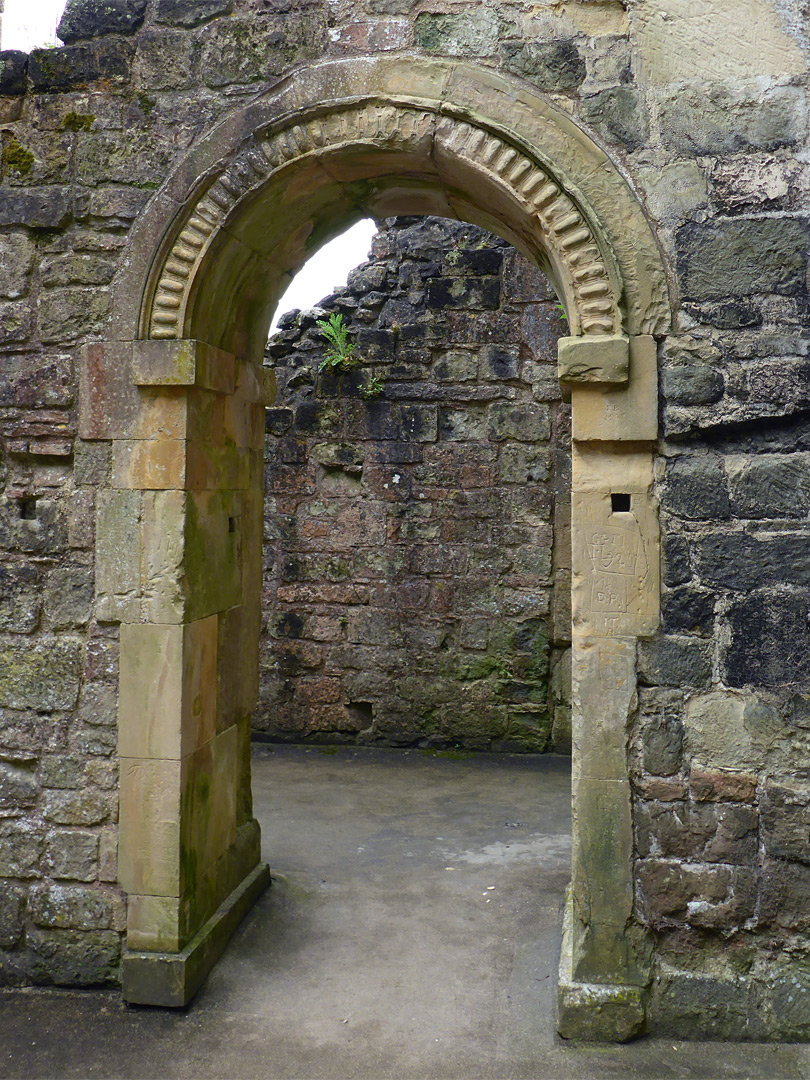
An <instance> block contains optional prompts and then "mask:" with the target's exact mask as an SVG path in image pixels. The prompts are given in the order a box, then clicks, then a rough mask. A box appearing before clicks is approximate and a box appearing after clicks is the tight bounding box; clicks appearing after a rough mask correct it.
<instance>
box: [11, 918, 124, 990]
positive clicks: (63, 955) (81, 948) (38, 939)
mask: <svg viewBox="0 0 810 1080" xmlns="http://www.w3.org/2000/svg"><path fill="white" fill-rule="evenodd" d="M26 944H27V945H28V947H29V949H30V950H31V952H32V954H33V955H32V963H31V974H32V977H33V979H34V981H35V982H37V983H44V984H46V985H48V984H54V985H56V986H95V985H112V986H115V985H117V984H118V983H119V982H120V962H121V936H120V934H119V933H118V932H117V931H114V930H95V931H78V930H60V929H53V930H52V929H40V928H35V929H33V930H31V931H29V932H28V933H27V934H26Z"/></svg>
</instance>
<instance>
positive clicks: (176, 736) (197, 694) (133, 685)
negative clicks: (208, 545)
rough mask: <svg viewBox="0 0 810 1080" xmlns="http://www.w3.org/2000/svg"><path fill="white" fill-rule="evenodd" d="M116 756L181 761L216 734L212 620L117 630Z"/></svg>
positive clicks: (213, 630)
mask: <svg viewBox="0 0 810 1080" xmlns="http://www.w3.org/2000/svg"><path fill="white" fill-rule="evenodd" d="M120 664H121V674H120V684H119V686H120V689H119V701H118V752H119V754H120V755H121V756H122V757H133V758H134V757H139V758H174V759H178V760H179V759H180V758H181V757H184V756H185V755H187V754H189V753H191V752H192V751H193V750H196V749H197V748H198V747H199V746H202V745H204V744H205V743H206V742H208V740H209V739H211V738H212V736H213V735H214V732H215V731H216V700H217V617H216V615H212V616H211V617H210V618H207V619H202V620H200V621H199V622H194V623H190V624H187V625H178V624H167V623H163V624H152V623H140V624H134V625H126V626H122V627H121V661H120Z"/></svg>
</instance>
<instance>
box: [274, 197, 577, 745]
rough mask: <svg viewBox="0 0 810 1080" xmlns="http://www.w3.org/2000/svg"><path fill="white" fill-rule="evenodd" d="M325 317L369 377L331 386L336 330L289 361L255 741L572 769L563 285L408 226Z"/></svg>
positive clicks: (278, 427)
mask: <svg viewBox="0 0 810 1080" xmlns="http://www.w3.org/2000/svg"><path fill="white" fill-rule="evenodd" d="M325 311H330V312H331V311H335V312H339V313H341V314H342V315H343V317H344V319H345V322H346V324H347V325H348V326H349V327H350V328H351V338H352V340H353V341H354V342H355V343H356V347H357V351H358V355H359V356H360V358H361V360H362V367H361V368H360V369H358V370H357V371H352V372H349V373H347V374H345V375H338V376H335V375H334V374H332V373H330V372H328V371H324V372H321V371H320V370H319V369H320V365H321V362H322V361H323V357H324V344H325V343H324V339H323V337H322V336H321V334H320V332H319V330H318V328H317V326H316V325H315V323H316V318H317V317H318V316H317V315H316V314H314V313H303V314H301V315H299V316H298V317H296V318H289V317H288V318H287V319H286V320H285V322H284V327H283V329H282V331H281V332H280V333H279V334H278V335H277V336H276V337H275V338H274V339H273V341H272V342H271V345H270V347H269V349H268V363H269V364H270V365H271V366H272V367H273V368H274V370H275V372H276V376H277V378H278V385H279V391H278V397H277V403H276V404H277V407H276V408H274V409H271V410H269V411H268V414H267V418H268V428H269V430H270V432H271V434H270V436H269V437H268V440H267V485H266V490H267V504H266V533H265V566H266V572H265V595H264V598H263V603H264V610H265V626H266V630H265V633H264V634H263V636H262V682H261V690H260V697H259V705H258V708H257V710H256V714H255V717H254V727H255V728H256V729H258V730H259V731H260V732H263V733H266V734H267V735H269V736H271V737H273V738H281V739H302V738H303V739H316V740H319V741H321V740H322V741H333V740H341V741H342V740H358V741H361V742H382V743H393V744H404V745H412V744H418V745H424V746H459V747H465V748H471V749H493V750H528V751H544V750H550V749H555V750H557V751H563V752H565V751H567V750H568V749H569V747H570V699H569V693H568V686H569V683H570V652H569V650H568V646H569V645H570V624H571V616H570V598H569V592H570V583H569V577H570V570H569V567H570V559H569V552H570V535H569V530H568V521H569V504H570V437H571V436H570V408H569V407H568V406H565V405H563V403H562V401H561V399H560V389H559V383H558V382H557V378H556V362H557V351H556V345H557V338H558V337H559V336H560V334H561V333H565V323H564V321H563V319H562V318H561V317H560V312H559V310H558V302H557V300H556V298H555V297H554V294H553V293H552V291H551V289H550V287H549V285H548V283H547V281H546V279H545V278H544V276H543V275H542V274H541V273H540V271H539V270H536V269H535V268H534V267H532V265H531V264H530V263H529V262H528V261H527V260H526V259H525V258H524V257H523V256H522V255H520V254H519V253H518V252H517V251H515V249H514V248H512V247H511V246H510V245H508V244H507V243H506V242H505V241H503V240H500V239H498V238H497V237H494V236H492V235H491V234H487V233H484V232H482V231H481V230H480V229H477V228H475V227H474V226H470V225H462V224H459V223H455V222H451V221H448V220H444V219H441V218H425V219H409V218H404V219H400V220H399V221H398V222H396V223H388V225H387V227H386V228H384V230H383V231H382V232H381V233H379V234H378V235H377V237H376V238H375V240H374V246H373V255H372V258H371V261H370V262H368V263H366V264H365V265H364V266H362V267H361V268H359V269H358V270H356V271H354V272H353V274H352V276H351V277H350V279H349V285H348V287H347V288H344V289H342V290H339V291H338V293H337V294H335V295H334V296H332V297H329V298H328V299H327V300H326V301H325V302H324V304H323V305H322V308H321V316H320V317H321V318H323V317H324V313H325ZM371 378H377V379H378V380H380V381H381V383H383V384H384V389H383V390H382V393H381V394H380V395H379V396H377V397H375V398H373V399H370V400H366V399H364V397H363V394H362V388H363V387H364V386H365V385H366V384H367V383H368V381H369V380H370V379H371ZM557 494H559V498H557V497H556V496H557ZM555 525H556V535H555Z"/></svg>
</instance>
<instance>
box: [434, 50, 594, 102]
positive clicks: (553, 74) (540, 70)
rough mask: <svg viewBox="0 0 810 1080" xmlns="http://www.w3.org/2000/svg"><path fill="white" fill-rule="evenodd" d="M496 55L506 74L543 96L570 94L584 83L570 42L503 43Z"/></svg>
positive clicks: (580, 63)
mask: <svg viewBox="0 0 810 1080" xmlns="http://www.w3.org/2000/svg"><path fill="white" fill-rule="evenodd" d="M442 51H445V50H442ZM500 55H501V62H502V64H503V66H504V69H505V70H506V71H510V72H512V73H513V74H514V75H519V76H520V77H521V78H522V79H526V80H527V81H528V82H530V83H533V84H534V85H535V86H536V87H538V89H540V90H544V91H546V92H550V91H555V90H573V89H574V88H576V87H577V86H579V85H580V84H581V83H582V82H583V80H584V79H585V73H586V68H585V60H584V59H583V58H582V56H581V55H580V52H579V49H578V48H577V43H576V41H574V40H573V39H567V40H566V39H561V40H558V41H549V42H541V41H506V42H504V43H503V44H502V45H501V47H500Z"/></svg>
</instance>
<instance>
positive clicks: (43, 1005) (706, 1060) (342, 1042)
mask: <svg viewBox="0 0 810 1080" xmlns="http://www.w3.org/2000/svg"><path fill="white" fill-rule="evenodd" d="M254 793H255V805H256V813H257V816H258V818H259V820H260V821H261V823H262V829H263V837H264V851H265V856H266V858H267V859H268V861H269V862H270V863H271V866H272V869H273V875H274V881H273V886H272V888H271V889H270V890H269V891H268V892H267V893H266V894H265V895H264V897H263V898H262V899H261V900H260V902H259V903H258V904H257V905H256V907H255V908H254V909H253V911H252V912H251V913H250V914H249V915H248V917H247V918H246V919H245V921H244V922H243V924H242V925H241V927H240V928H239V930H238V932H237V934H236V936H235V938H234V939H233V941H232V942H231V945H230V947H229V949H228V951H227V952H226V954H225V956H224V957H223V959H222V960H221V961H220V963H219V965H218V966H217V968H216V969H215V970H214V972H213V973H212V975H211V976H210V978H209V980H208V982H207V984H206V985H205V986H204V988H203V989H202V991H201V992H200V994H199V995H198V997H197V998H196V1000H195V1001H194V1002H193V1003H192V1005H191V1006H190V1007H189V1008H188V1009H187V1010H184V1011H175V1012H172V1011H166V1010H160V1009H147V1008H131V1007H127V1006H125V1005H123V1004H122V1003H121V1000H120V998H119V996H118V995H117V994H116V993H115V992H113V991H108V990H107V991H105V990H88V991H64V990H44V989H42V990H24V991H1V992H0V1077H5V1078H23V1077H24V1078H34V1077H127V1078H129V1077H132V1078H160V1077H166V1078H186V1077H188V1078H226V1077H228V1078H230V1077H233V1078H252V1077H256V1078H265V1080H349V1078H357V1080H416V1078H433V1080H493V1078H499V1080H501V1078H502V1080H523V1078H532V1080H545V1078H549V1080H550V1078H558V1077H559V1078H564V1077H565V1078H576V1080H591V1078H599V1080H601V1078H603V1077H622V1078H624V1077H627V1078H645V1080H657V1078H659V1077H661V1078H663V1077H706V1078H708V1077H745V1078H755V1077H767V1078H781V1077H785V1078H792V1077H810V1047H805V1046H792V1045H779V1046H770V1045H763V1044H750V1043H748V1044H741V1043H735V1044H729V1043H705V1042H703V1043H698V1042H691V1043H690V1042H674V1041H673V1040H664V1039H653V1038H647V1039H642V1040H639V1041H638V1042H635V1043H633V1044H630V1045H628V1046H582V1045H579V1046H576V1045H572V1044H567V1043H564V1042H563V1041H562V1040H560V1039H559V1038H557V1036H556V1034H555V1032H554V1025H553V995H554V986H555V972H556V966H557V958H558V951H559V935H560V931H559V925H560V904H561V900H562V895H563V890H564V888H565V884H566V882H567V880H568V876H569V862H570V850H571V841H570V828H571V823H570V807H569V802H570V795H569V793H570V776H569V763H568V762H567V761H566V760H565V759H562V758H554V757H545V758H528V757H519V756H507V757H496V756H491V755H483V756H479V757H474V758H460V759H455V758H452V757H442V756H433V755H429V754H425V753H423V752H420V751H384V750H351V749H341V750H338V751H331V750H326V749H315V748H307V749H302V748H291V747H275V748H271V747H266V746H259V747H257V748H256V751H255V756H254Z"/></svg>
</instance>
